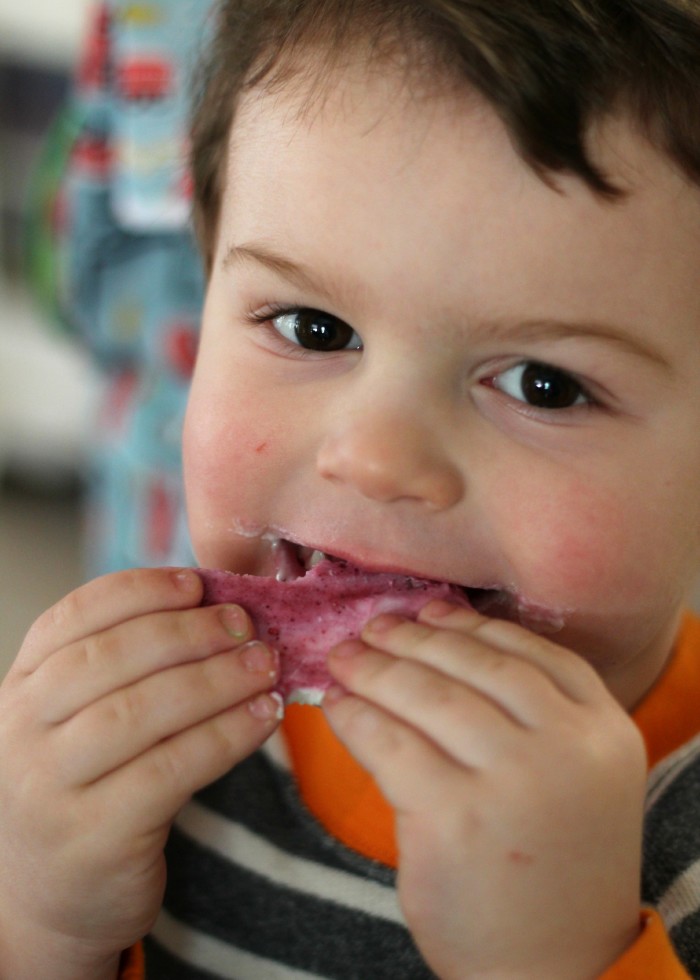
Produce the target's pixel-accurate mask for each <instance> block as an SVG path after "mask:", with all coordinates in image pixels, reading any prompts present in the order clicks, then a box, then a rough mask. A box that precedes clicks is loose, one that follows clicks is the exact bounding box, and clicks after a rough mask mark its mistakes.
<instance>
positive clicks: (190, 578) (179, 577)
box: [171, 568, 201, 592]
mask: <svg viewBox="0 0 700 980" xmlns="http://www.w3.org/2000/svg"><path fill="white" fill-rule="evenodd" d="M171 578H172V581H173V583H174V585H175V588H177V589H179V590H180V591H181V592H195V591H196V590H197V589H198V588H200V585H201V579H200V578H199V575H197V573H196V572H195V570H194V569H193V568H180V569H178V571H176V572H173V574H172V576H171Z"/></svg>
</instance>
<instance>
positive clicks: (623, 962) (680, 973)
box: [599, 909, 690, 980]
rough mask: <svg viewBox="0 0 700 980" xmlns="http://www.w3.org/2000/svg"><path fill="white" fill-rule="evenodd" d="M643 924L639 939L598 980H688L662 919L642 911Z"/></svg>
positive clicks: (650, 912)
mask: <svg viewBox="0 0 700 980" xmlns="http://www.w3.org/2000/svg"><path fill="white" fill-rule="evenodd" d="M642 922H643V926H644V928H643V929H642V931H641V933H640V934H639V939H637V941H636V942H635V943H634V944H633V945H632V946H630V948H629V949H628V950H627V951H626V952H625V953H623V955H622V956H621V957H620V959H619V960H617V961H616V962H615V963H613V965H612V966H611V967H610V968H609V969H608V970H606V971H605V973H601V975H600V977H599V980H645V978H648V980H690V974H689V973H688V972H687V971H686V969H685V967H683V966H682V964H681V962H680V960H679V959H678V957H677V955H676V953H675V952H674V949H673V946H672V945H671V940H670V939H669V937H668V933H667V932H666V927H665V926H664V924H663V922H662V920H661V917H660V916H659V915H658V914H657V913H656V912H652V911H650V910H648V909H645V910H644V911H643V912H642Z"/></svg>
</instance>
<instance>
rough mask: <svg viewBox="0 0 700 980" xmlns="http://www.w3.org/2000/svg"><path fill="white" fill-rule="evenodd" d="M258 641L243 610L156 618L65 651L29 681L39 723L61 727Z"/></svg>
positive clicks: (209, 609)
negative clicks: (169, 673)
mask: <svg viewBox="0 0 700 980" xmlns="http://www.w3.org/2000/svg"><path fill="white" fill-rule="evenodd" d="M253 635H254V633H253V625H252V623H251V621H250V618H249V616H248V615H247V613H246V612H245V611H244V610H243V609H241V608H240V607H239V606H233V605H222V606H208V607H205V608H200V607H198V608H195V609H178V610H165V611H163V610H161V611H158V612H150V613H147V614H145V615H142V616H140V617H138V618H134V619H129V620H127V621H126V622H123V623H119V624H118V625H115V626H111V627H109V628H107V629H105V630H102V631H100V632H98V633H94V634H91V635H88V636H86V637H83V638H81V639H79V640H76V641H75V642H73V643H71V644H69V645H68V646H66V647H63V648H62V649H60V650H59V651H58V652H56V653H54V654H53V656H51V657H48V658H47V659H46V660H45V661H43V662H42V663H41V664H40V665H39V666H38V668H37V669H36V670H35V671H34V672H33V673H32V674H31V675H30V676H29V677H27V678H26V680H25V682H24V683H25V689H27V690H28V691H31V692H34V694H35V698H36V709H35V714H36V717H37V719H39V720H41V721H42V722H44V723H45V724H51V725H56V724H60V723H62V722H65V721H67V720H68V719H69V718H70V717H71V716H73V715H74V714H76V713H78V712H80V711H82V710H84V709H85V708H86V707H88V705H90V704H92V703H93V702H95V701H98V700H99V699H101V698H104V697H105V696H106V695H108V694H111V693H113V692H115V691H117V690H119V689H121V688H129V687H130V686H131V685H133V684H135V683H137V682H138V681H140V680H143V679H144V678H147V677H149V676H150V675H153V674H157V673H159V672H161V671H163V670H167V669H169V668H172V667H176V666H177V665H180V664H187V663H192V664H194V663H197V662H201V661H204V660H206V659H207V658H209V657H212V656H215V655H216V654H221V653H224V652H225V651H227V650H230V649H232V648H233V647H234V646H239V645H241V644H243V643H245V642H247V641H249V640H251V639H252V638H253Z"/></svg>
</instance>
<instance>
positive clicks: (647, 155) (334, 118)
mask: <svg viewBox="0 0 700 980" xmlns="http://www.w3.org/2000/svg"><path fill="white" fill-rule="evenodd" d="M285 78H286V80H287V84H284V85H282V84H275V85H273V86H272V87H268V86H266V85H265V84H262V85H258V86H255V87H253V88H252V89H250V90H248V91H247V92H246V93H244V95H243V96H242V97H241V99H240V100H239V101H238V104H237V107H236V112H235V115H234V117H233V121H232V126H231V130H230V134H229V147H228V154H227V156H228V160H229V166H230V164H231V162H232V160H233V158H234V156H235V149H236V146H237V144H238V143H239V142H241V141H245V140H247V139H248V138H249V136H250V134H251V132H255V133H256V138H257V139H260V134H261V133H262V132H263V131H267V132H268V133H269V134H272V133H273V132H277V133H278V134H281V133H282V132H284V134H285V135H286V136H287V138H291V139H293V138H294V137H295V135H296V134H297V133H304V131H306V132H307V133H308V132H311V131H317V132H319V131H320V132H329V131H330V130H335V131H338V130H339V129H344V130H346V131H350V130H351V129H352V128H353V126H354V127H355V130H356V136H357V137H358V139H362V140H365V141H366V142H367V144H371V143H372V141H373V139H375V140H376V139H378V137H379V133H380V130H383V131H384V132H386V131H387V130H388V129H389V128H390V129H391V130H392V131H393V134H394V136H397V135H398V136H399V138H402V139H404V140H405V142H406V148H407V157H408V155H409V154H410V148H411V146H412V145H413V146H420V144H421V143H422V142H423V141H424V140H426V139H440V138H441V136H442V137H444V134H445V129H444V128H443V129H442V131H441V127H447V128H451V129H461V130H462V131H464V132H468V133H469V134H470V135H473V136H475V137H477V139H478V141H479V142H482V143H483V141H484V140H485V139H488V140H489V141H490V142H491V143H492V144H494V146H497V147H499V148H500V149H502V154H501V155H502V157H503V159H504V160H505V159H506V158H508V159H509V161H510V164H511V165H512V163H513V161H514V160H515V162H516V163H517V166H518V168H520V169H523V170H527V171H529V173H530V174H535V175H537V176H538V178H539V179H540V180H541V181H542V182H543V183H544V184H545V185H546V186H548V187H549V188H551V189H553V190H554V191H555V192H557V189H558V187H560V186H561V185H562V183H566V182H567V181H568V180H575V181H576V183H578V184H581V185H583V181H582V180H581V179H580V178H576V177H573V176H570V175H566V174H564V175H563V177H562V175H561V174H558V173H551V172H546V171H544V170H543V168H542V167H541V166H533V165H532V164H531V163H530V162H528V161H527V160H526V159H525V158H524V157H523V155H522V153H521V152H520V151H519V150H518V149H517V147H516V145H515V143H514V140H513V138H512V135H511V134H510V133H509V132H508V130H507V127H506V125H505V124H504V123H503V122H502V120H501V119H500V117H499V115H498V112H497V110H496V109H495V108H494V107H493V106H491V105H490V104H489V102H488V101H487V100H486V98H485V97H484V96H483V95H482V94H481V93H480V92H478V91H477V90H476V89H475V88H474V87H473V86H471V85H470V84H469V83H468V82H467V81H466V80H464V79H461V80H459V81H456V80H455V77H453V76H451V77H447V76H445V75H438V74H436V75H435V76H434V77H433V79H432V81H430V82H429V83H426V82H425V80H424V79H421V78H420V76H419V75H418V74H417V73H416V72H414V71H412V70H411V69H410V67H407V66H406V65H404V64H403V63H399V64H396V63H394V62H390V63H384V64H369V63H368V62H367V60H366V59H365V57H364V55H363V54H362V53H359V54H357V56H355V57H351V56H348V59H347V60H346V61H343V62H342V63H339V64H336V65H334V66H333V68H332V70H330V71H328V72H327V73H325V74H322V73H321V72H319V71H314V70H313V69H307V68H306V67H305V66H304V65H302V66H301V67H300V68H299V70H298V71H297V70H295V69H294V68H293V67H292V69H291V70H290V72H289V74H288V75H286V76H285ZM585 143H586V148H587V150H588V152H589V153H590V155H591V158H592V159H593V160H594V162H595V164H596V165H597V166H598V167H599V168H600V170H601V171H602V172H603V173H604V174H605V176H606V177H607V178H608V179H610V180H611V181H612V183H613V184H614V185H615V186H617V187H618V188H619V189H620V190H621V191H622V197H621V199H620V200H621V201H624V200H625V197H626V196H628V195H629V194H638V193H643V194H654V192H655V190H658V191H660V192H661V193H662V194H663V195H664V196H666V195H667V194H668V193H670V194H671V195H672V196H676V195H683V196H684V197H687V198H688V200H690V199H694V200H696V201H697V200H700V190H699V189H698V187H697V185H695V184H693V183H691V182H690V180H689V179H688V178H687V176H686V175H685V174H683V173H682V172H681V171H680V168H679V167H678V166H677V165H676V164H675V163H674V162H673V161H672V160H671V159H670V158H669V157H668V155H667V154H665V153H663V152H661V151H660V150H658V149H657V148H656V147H654V146H652V144H651V143H650V141H649V139H647V138H646V136H645V135H643V134H642V133H641V131H640V127H639V125H638V124H637V122H636V121H635V120H634V119H633V118H632V116H631V115H630V114H628V113H626V112H624V111H622V110H618V111H616V112H614V113H613V112H610V113H608V114H607V115H604V116H602V117H601V118H596V119H593V121H592V122H591V124H590V126H589V128H588V132H587V133H586V137H585ZM280 152H281V153H282V152H284V145H281V146H280ZM465 166H468V159H466V158H465ZM591 193H593V192H592V191H591ZM610 206H611V207H614V206H615V203H614V200H613V201H612V202H611V204H610ZM690 213H691V214H692V213H693V211H692V208H691V212H690ZM695 217H696V215H695V214H693V218H695Z"/></svg>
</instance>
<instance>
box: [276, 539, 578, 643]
mask: <svg viewBox="0 0 700 980" xmlns="http://www.w3.org/2000/svg"><path fill="white" fill-rule="evenodd" d="M269 540H270V541H271V551H272V562H273V567H272V571H271V575H272V577H274V578H276V579H277V580H278V581H281V582H288V581H293V580H294V579H297V578H300V577H302V576H304V575H305V574H306V572H307V571H309V570H310V569H312V568H314V567H315V566H316V565H318V564H319V563H320V562H322V561H324V560H329V561H343V562H347V563H348V564H349V565H352V566H354V567H355V568H357V569H358V571H361V572H363V573H372V572H376V573H379V574H381V573H387V572H389V573H393V574H403V575H406V576H408V577H410V578H415V579H416V580H417V581H425V582H431V583H432V582H436V581H440V582H445V581H447V582H448V584H451V585H454V586H455V587H456V588H459V589H460V590H461V591H462V592H463V593H464V595H465V596H466V598H467V599H468V600H469V602H470V604H471V605H472V606H473V608H474V609H475V610H476V611H477V612H479V613H481V614H482V615H484V616H488V617H491V618H493V619H505V620H508V621H510V622H514V623H519V624H520V625H521V626H523V627H525V628H526V629H529V630H530V631H531V632H533V633H538V634H551V633H557V632H559V631H560V630H561V629H563V628H564V625H565V614H566V613H567V612H570V610H557V609H551V608H549V607H546V606H543V605H541V604H539V603H536V602H534V601H532V600H529V599H527V598H526V597H525V596H523V595H521V594H519V593H518V592H517V591H516V590H515V589H512V588H506V587H505V586H500V585H495V586H490V587H485V586H472V585H464V584H462V583H456V582H449V581H448V580H445V579H442V580H436V579H429V578H426V577H425V576H423V575H420V574H417V573H414V572H412V571H410V570H406V569H401V568H397V567H395V566H393V567H387V566H377V565H375V564H374V563H372V566H371V567H370V568H367V567H366V566H365V564H364V563H358V562H355V561H353V559H352V558H351V557H348V556H345V555H343V556H338V555H334V554H331V553H330V552H327V551H325V550H323V549H321V548H316V547H313V546H310V545H301V544H297V543H295V542H293V541H291V540H289V539H287V538H282V537H274V536H272V535H270V536H269Z"/></svg>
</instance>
